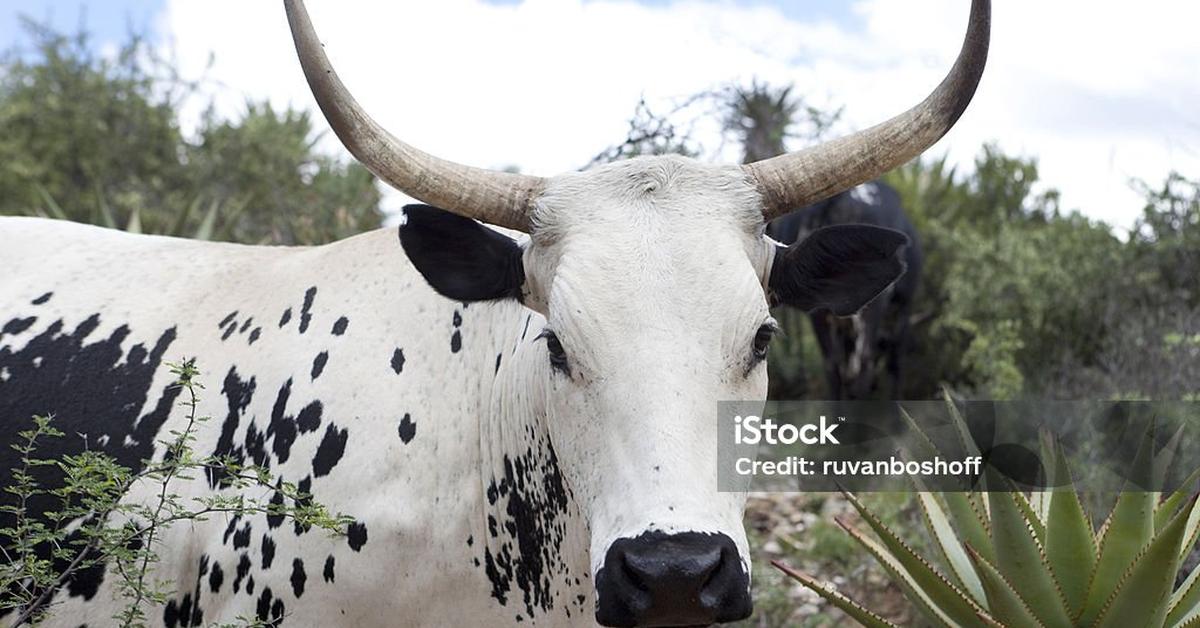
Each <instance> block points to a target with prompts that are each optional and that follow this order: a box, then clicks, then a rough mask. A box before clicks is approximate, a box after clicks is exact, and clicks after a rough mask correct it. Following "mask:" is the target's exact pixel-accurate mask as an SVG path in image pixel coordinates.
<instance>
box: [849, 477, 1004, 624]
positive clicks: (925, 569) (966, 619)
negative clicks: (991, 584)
mask: <svg viewBox="0 0 1200 628" xmlns="http://www.w3.org/2000/svg"><path fill="white" fill-rule="evenodd" d="M845 495H846V499H847V500H849V502H850V504H851V505H852V506H854V508H855V510H857V511H858V514H859V515H860V516H861V517H862V518H863V521H865V522H866V523H867V525H869V526H870V527H871V529H872V530H874V531H875V534H876V535H878V536H879V539H880V540H881V541H882V542H883V544H884V546H885V547H887V549H888V551H889V552H890V553H891V555H892V556H893V557H894V558H895V559H896V560H897V562H899V563H900V564H901V565H902V566H903V567H904V569H905V571H907V572H908V574H909V575H910V576H911V577H912V579H913V581H914V582H916V584H917V586H919V587H920V588H921V589H922V590H924V591H925V593H926V594H927V595H928V596H929V598H930V599H931V600H933V602H934V603H935V604H937V605H938V606H939V607H941V609H942V610H943V611H945V612H946V615H948V616H949V617H950V618H951V619H952V620H954V621H955V622H956V623H958V624H959V625H962V626H979V625H982V622H980V621H979V619H978V618H979V613H980V612H982V610H983V609H981V608H980V607H979V605H978V604H976V603H975V602H974V600H972V599H971V598H970V596H968V595H967V594H966V593H964V592H963V591H961V590H960V589H958V588H957V587H955V586H954V585H953V584H951V583H950V581H949V580H948V579H947V578H946V577H945V576H944V575H942V574H941V573H938V571H937V570H936V569H934V567H933V565H931V564H930V563H929V561H927V560H925V559H924V558H922V557H921V556H920V555H918V554H917V553H916V552H915V551H914V550H913V549H912V548H911V547H909V546H908V544H907V543H905V542H904V541H902V540H901V539H900V537H899V536H898V535H897V534H896V533H895V532H893V531H892V529H891V528H889V527H887V526H886V525H885V524H884V523H883V522H882V521H880V520H879V517H877V516H875V514H874V513H872V512H871V511H870V510H869V509H868V508H866V507H865V506H864V505H863V504H862V502H861V501H859V499H858V498H857V497H855V496H854V495H853V494H852V493H846V494H845Z"/></svg>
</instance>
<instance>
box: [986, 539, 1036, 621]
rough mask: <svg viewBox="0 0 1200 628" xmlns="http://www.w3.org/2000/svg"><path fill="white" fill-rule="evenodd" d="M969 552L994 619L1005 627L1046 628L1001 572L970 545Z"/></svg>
mask: <svg viewBox="0 0 1200 628" xmlns="http://www.w3.org/2000/svg"><path fill="white" fill-rule="evenodd" d="M967 551H968V552H970V557H971V560H972V561H974V563H975V569H976V570H977V571H978V572H979V578H980V580H981V581H982V582H983V589H984V591H985V592H986V595H987V601H988V612H989V613H990V614H991V616H992V617H995V618H996V619H998V620H1000V622H1001V623H1002V624H1003V625H1005V626H1030V627H1031V628H1045V624H1043V623H1042V622H1041V620H1039V619H1038V618H1037V617H1035V616H1034V614H1033V611H1032V610H1030V609H1029V605H1028V604H1026V603H1025V600H1022V599H1021V596H1020V595H1018V594H1017V591H1016V589H1014V588H1013V586H1012V584H1010V583H1009V582H1008V581H1007V580H1005V579H1004V576H1002V575H1000V571H999V570H997V569H996V568H995V567H994V566H993V565H992V564H991V563H989V562H988V561H987V560H986V559H984V558H983V557H982V556H980V555H979V553H978V552H976V551H975V549H974V548H973V547H971V546H969V545H968V546H967Z"/></svg>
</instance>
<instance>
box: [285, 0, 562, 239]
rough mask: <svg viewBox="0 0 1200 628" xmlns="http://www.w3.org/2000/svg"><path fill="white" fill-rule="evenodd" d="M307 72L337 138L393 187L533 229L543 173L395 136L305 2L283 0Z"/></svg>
mask: <svg viewBox="0 0 1200 628" xmlns="http://www.w3.org/2000/svg"><path fill="white" fill-rule="evenodd" d="M284 8H285V9H286V10H287V17H288V24H289V25H290V26H291V29H292V39H293V40H294V41H295V42H296V53H297V54H298V55H299V56H300V65H301V66H303V68H304V76H305V77H306V78H307V79H308V85H309V87H310V88H312V92H313V96H315V97H316V99H317V104H318V105H320V106H321V111H322V112H324V114H325V119H326V120H328V121H329V125H330V126H331V127H333V131H334V133H336V134H337V136H338V139H340V140H341V141H342V143H343V144H345V146H346V148H347V149H349V150H350V153H351V154H353V155H354V157H355V158H357V159H358V161H359V162H361V163H362V164H363V165H364V166H366V168H367V169H368V170H370V171H371V172H372V173H374V174H375V176H377V177H379V178H380V179H383V180H384V181H386V182H387V183H388V184H389V185H391V186H392V187H395V188H396V189H398V190H400V191H401V192H404V193H405V194H408V195H409V196H412V197H413V198H416V199H419V200H421V201H424V202H426V203H429V204H430V205H435V206H437V207H440V208H442V209H445V210H447V211H451V212H454V213H456V214H459V215H461V216H468V217H470V218H475V219H478V220H481V221H483V222H487V223H491V224H494V225H499V226H501V227H508V228H510V229H517V230H520V231H525V232H528V231H529V229H530V220H529V213H530V206H531V201H532V199H533V198H534V197H536V196H537V195H538V194H539V193H541V190H542V188H543V187H544V185H545V180H544V179H542V178H541V177H533V176H529V175H522V174H512V173H508V172H496V171H493V170H484V169H482V168H473V167H471V166H464V165H462V164H457V163H454V162H452V161H447V160H445V159H440V158H438V157H434V156H433V155H430V154H429V153H426V152H424V151H421V150H418V149H416V148H414V147H412V146H409V145H408V144H405V143H404V142H402V141H400V140H398V139H396V138H395V137H394V136H393V135H392V134H391V133H388V132H387V131H386V130H385V129H384V128H383V127H381V126H379V124H378V123H377V122H375V121H374V120H372V119H371V117H370V116H369V115H367V113H366V112H365V111H363V109H362V107H361V106H359V104H358V102H356V101H355V100H354V97H353V96H351V95H350V92H349V90H347V89H346V86H345V85H343V84H342V81H341V80H340V79H339V78H338V76H337V73H335V72H334V71H333V66H331V65H330V64H329V59H328V58H327V57H326V56H325V51H324V49H323V48H322V45H321V42H320V41H319V40H318V39H317V33H316V31H314V30H313V25H312V21H311V20H310V19H309V17H308V11H307V10H306V9H305V8H304V2H303V0H284Z"/></svg>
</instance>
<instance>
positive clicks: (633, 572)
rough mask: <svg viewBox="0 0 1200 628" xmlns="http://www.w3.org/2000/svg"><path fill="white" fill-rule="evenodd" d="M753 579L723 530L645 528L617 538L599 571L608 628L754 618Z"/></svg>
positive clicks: (599, 598)
mask: <svg viewBox="0 0 1200 628" xmlns="http://www.w3.org/2000/svg"><path fill="white" fill-rule="evenodd" d="M751 609H752V604H751V602H750V580H749V576H748V575H747V574H746V571H745V569H743V568H742V561H741V560H739V558H738V550H737V546H736V545H735V544H734V542H733V539H730V538H729V537H728V536H726V535H724V534H704V533H700V532H683V533H680V534H667V533H665V532H646V533H644V534H642V535H640V536H637V537H634V538H624V539H617V540H616V541H615V542H614V543H613V544H612V545H611V546H610V547H609V548H608V552H607V553H606V554H605V556H604V564H603V566H601V568H600V571H599V572H597V573H596V621H597V622H599V623H600V624H602V625H604V626H695V625H708V624H712V623H715V622H727V621H736V620H739V619H745V618H746V617H749V616H750V611H751Z"/></svg>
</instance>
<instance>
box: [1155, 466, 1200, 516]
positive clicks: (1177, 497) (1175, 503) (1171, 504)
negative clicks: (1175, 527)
mask: <svg viewBox="0 0 1200 628" xmlns="http://www.w3.org/2000/svg"><path fill="white" fill-rule="evenodd" d="M1198 480H1200V467H1196V469H1194V470H1193V471H1192V472H1191V473H1190V474H1188V476H1187V478H1185V479H1184V480H1183V482H1182V483H1181V484H1180V485H1179V487H1180V488H1179V489H1178V490H1176V491H1173V492H1172V493H1171V494H1170V495H1168V496H1167V498H1166V499H1164V500H1162V502H1161V503H1159V505H1158V507H1157V508H1156V509H1155V510H1154V529H1155V530H1161V529H1162V528H1163V526H1165V525H1167V522H1168V521H1170V520H1171V517H1174V516H1175V511H1176V510H1178V509H1179V505H1180V504H1182V503H1183V502H1184V500H1186V499H1187V497H1188V495H1189V494H1190V493H1189V492H1188V491H1189V490H1190V489H1191V487H1193V486H1195V485H1196V482H1197V481H1198Z"/></svg>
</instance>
